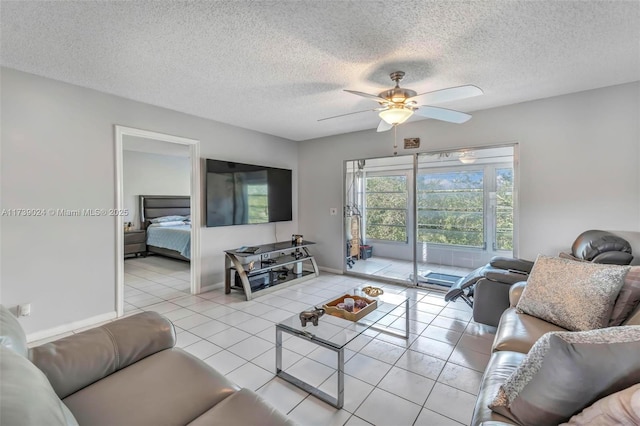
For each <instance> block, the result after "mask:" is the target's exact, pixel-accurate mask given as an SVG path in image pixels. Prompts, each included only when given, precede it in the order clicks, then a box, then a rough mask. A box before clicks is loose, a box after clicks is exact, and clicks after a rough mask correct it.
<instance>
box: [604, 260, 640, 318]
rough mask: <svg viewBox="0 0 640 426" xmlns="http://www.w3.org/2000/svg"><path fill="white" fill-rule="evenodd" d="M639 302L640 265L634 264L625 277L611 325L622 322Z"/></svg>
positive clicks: (612, 314) (614, 306)
mask: <svg viewBox="0 0 640 426" xmlns="http://www.w3.org/2000/svg"><path fill="white" fill-rule="evenodd" d="M638 303H640V266H632V267H631V269H629V272H627V275H625V277H624V284H622V288H621V289H620V293H619V294H618V298H617V299H616V303H615V304H614V305H613V311H612V312H611V319H610V320H609V327H613V326H614V325H620V324H622V323H623V322H624V321H625V320H626V319H627V318H628V317H629V314H630V313H631V312H632V311H633V310H634V309H635V307H636V306H638Z"/></svg>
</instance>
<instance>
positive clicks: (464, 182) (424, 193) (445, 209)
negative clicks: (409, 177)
mask: <svg viewBox="0 0 640 426" xmlns="http://www.w3.org/2000/svg"><path fill="white" fill-rule="evenodd" d="M417 195H418V199H417V205H418V242H429V243H439V244H449V245H458V246H471V247H483V246H484V173H483V171H482V170H470V171H466V170H465V171H451V172H438V173H420V174H419V175H418V180H417Z"/></svg>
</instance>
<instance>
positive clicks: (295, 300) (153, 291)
mask: <svg viewBox="0 0 640 426" xmlns="http://www.w3.org/2000/svg"><path fill="white" fill-rule="evenodd" d="M188 268H189V265H188V264H186V263H184V262H179V261H174V260H171V259H165V258H161V257H148V258H146V259H143V258H135V259H128V260H127V261H126V262H125V283H126V288H125V311H126V314H127V315H129V314H134V313H137V312H141V311H146V310H155V311H158V312H160V313H162V314H163V315H165V316H167V317H168V318H169V319H171V320H172V321H173V322H174V324H175V326H176V331H177V335H178V343H177V346H179V347H182V348H184V349H185V350H186V351H188V352H190V353H192V354H193V355H195V356H197V357H199V358H201V359H203V360H204V361H205V362H206V363H207V364H209V365H211V366H212V367H214V368H215V369H216V370H218V371H220V372H221V373H222V374H224V375H225V376H227V377H228V378H229V379H230V380H232V381H233V382H235V383H237V384H238V385H239V386H242V387H246V388H249V389H252V390H254V391H256V392H257V393H259V394H260V395H261V396H262V397H263V398H265V399H266V400H267V401H269V402H270V403H271V404H272V405H273V406H275V407H276V408H277V409H278V410H280V411H281V412H283V413H286V414H287V415H288V416H290V417H291V418H292V419H293V420H295V421H296V422H298V423H300V424H302V425H323V426H324V425H349V426H352V425H379V426H386V425H390V426H391V425H393V426H400V425H429V426H438V425H443V426H445V425H461V424H462V425H467V424H469V423H470V421H471V416H472V413H473V408H474V404H475V399H476V393H477V390H478V387H479V384H480V379H481V377H482V372H483V370H484V368H485V367H486V365H487V362H488V361H489V354H490V350H491V343H492V340H493V337H494V333H495V329H494V328H492V327H487V326H485V325H482V324H478V323H475V322H474V321H472V320H471V310H470V308H469V307H468V306H467V305H465V304H464V303H463V302H455V303H453V302H452V303H446V302H445V301H444V299H443V295H444V293H441V292H436V291H431V290H427V289H420V288H406V287H403V286H398V285H393V284H383V283H380V282H376V281H371V282H369V281H366V280H364V279H361V278H353V277H348V276H343V275H334V274H328V273H322V274H321V275H320V277H318V278H315V279H312V280H309V281H306V282H303V283H300V284H297V285H294V286H292V287H288V288H286V289H282V290H279V291H276V292H274V293H270V294H268V295H264V296H262V297H256V298H255V299H254V300H252V301H249V302H247V301H246V300H244V296H243V295H242V294H241V293H239V292H236V291H232V293H231V294H229V295H225V294H224V290H223V289H222V288H220V289H216V290H213V291H210V292H207V293H203V294H200V295H198V296H191V295H189V294H188V292H189V281H188V280H189V269H188ZM366 284H371V285H375V286H378V287H382V288H383V289H384V290H385V291H387V292H392V293H401V294H405V295H407V296H408V297H409V298H410V300H411V307H410V314H409V315H410V318H411V334H410V338H409V339H408V340H404V339H402V338H398V337H394V336H390V335H387V334H384V333H378V332H376V331H373V330H369V331H367V332H366V333H365V334H363V335H361V336H359V337H358V338H356V339H355V340H354V341H352V342H351V343H350V344H349V345H348V346H347V350H346V353H345V360H346V364H345V372H346V376H345V404H344V408H343V409H341V410H337V409H335V408H333V407H331V406H330V405H328V404H326V403H324V402H322V401H320V400H318V399H317V398H315V397H314V396H312V395H310V394H308V393H307V392H305V391H303V390H300V389H298V388H297V387H295V386H293V385H291V384H289V383H287V382H285V381H283V380H281V379H280V378H276V377H275V376H274V375H275V344H274V341H275V323H276V322H277V321H279V320H282V319H284V318H286V317H288V316H291V315H293V314H297V313H298V312H299V311H300V307H301V306H310V305H313V304H317V303H320V302H322V301H324V300H327V299H329V298H331V297H332V296H335V295H337V294H340V293H342V292H344V291H346V290H349V289H352V288H354V287H356V286H361V285H366ZM403 315H404V308H400V309H397V310H395V311H392V312H391V313H390V314H389V316H388V317H386V318H384V322H385V324H390V325H391V326H392V327H396V325H397V328H402V327H403V324H404V319H403V318H401V317H402V316H403ZM283 337H284V339H285V340H284V343H283V346H284V350H283V365H284V368H285V369H286V370H287V371H289V372H292V373H294V374H296V375H299V376H300V377H301V378H303V379H304V380H306V381H308V382H309V383H312V384H314V385H317V386H319V387H320V389H322V390H324V391H325V392H328V393H331V394H335V390H336V388H337V373H336V370H335V369H336V365H337V361H336V359H335V353H333V352H331V351H329V350H327V349H323V348H320V347H318V346H316V345H314V344H313V343H310V342H308V341H304V340H302V339H298V338H296V337H292V336H287V335H286V334H285V335H284V336H283Z"/></svg>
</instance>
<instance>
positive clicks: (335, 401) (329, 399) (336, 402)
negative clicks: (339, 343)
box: [276, 324, 344, 408]
mask: <svg viewBox="0 0 640 426" xmlns="http://www.w3.org/2000/svg"><path fill="white" fill-rule="evenodd" d="M283 331H284V332H285V333H289V334H291V335H292V336H296V337H300V338H302V337H303V336H299V335H297V334H294V333H291V332H290V331H289V330H286V329H283V328H281V327H279V326H278V324H276V376H278V377H280V378H281V379H283V380H286V381H287V382H289V383H291V384H292V385H295V386H297V387H299V388H300V389H302V390H304V391H306V392H309V393H310V394H311V395H314V396H315V397H317V398H318V399H320V400H322V401H324V402H326V403H328V404H330V405H332V406H334V407H336V408H342V406H343V405H344V348H340V349H336V348H334V347H332V346H330V345H327V344H324V343H322V342H319V341H317V340H311V339H309V341H311V342H313V343H315V344H317V345H318V346H321V347H323V348H327V349H331V350H332V351H334V352H337V353H338V395H337V398H336V397H333V396H331V395H329V394H328V393H325V392H323V391H321V390H320V389H318V388H316V387H315V386H312V385H310V384H309V383H307V382H305V381H302V380H300V379H299V378H297V377H294V376H292V375H291V374H289V373H287V372H285V371H283V370H282V332H283Z"/></svg>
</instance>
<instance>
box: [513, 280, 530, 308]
mask: <svg viewBox="0 0 640 426" xmlns="http://www.w3.org/2000/svg"><path fill="white" fill-rule="evenodd" d="M526 285H527V282H526V281H520V282H519V283H515V284H514V285H512V286H511V288H510V289H509V307H511V308H515V307H516V305H517V304H518V301H519V300H520V296H522V292H523V291H524V288H525V286H526Z"/></svg>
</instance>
